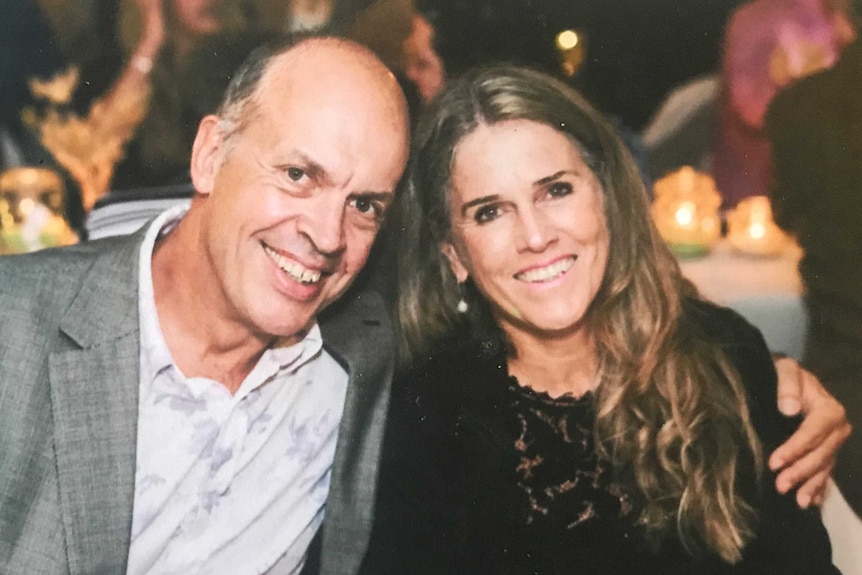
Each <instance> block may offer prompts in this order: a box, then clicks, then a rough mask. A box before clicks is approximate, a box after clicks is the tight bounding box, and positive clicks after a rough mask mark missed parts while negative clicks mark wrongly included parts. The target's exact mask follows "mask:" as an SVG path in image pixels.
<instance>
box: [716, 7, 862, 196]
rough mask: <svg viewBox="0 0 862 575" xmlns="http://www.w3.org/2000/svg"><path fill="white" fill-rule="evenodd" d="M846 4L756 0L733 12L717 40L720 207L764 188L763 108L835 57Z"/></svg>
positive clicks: (847, 36)
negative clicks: (719, 55)
mask: <svg viewBox="0 0 862 575" xmlns="http://www.w3.org/2000/svg"><path fill="white" fill-rule="evenodd" d="M846 10H847V7H846V6H845V5H844V4H843V3H838V2H836V1H835V0H755V1H754V2H750V3H748V4H745V5H743V6H741V7H740V8H739V9H738V10H737V11H736V12H734V14H733V16H732V17H731V19H730V22H729V23H728V26H727V30H726V32H725V35H724V41H723V56H722V68H721V82H722V88H721V89H722V95H721V96H720V101H719V111H718V124H717V134H716V141H715V149H714V159H713V175H714V176H715V183H716V187H717V188H718V190H719V192H720V193H721V194H722V196H723V198H724V205H725V207H728V208H732V207H733V206H735V205H736V204H737V203H738V202H739V201H740V200H742V199H744V198H746V197H749V196H757V195H767V194H769V191H770V188H771V183H772V180H771V178H772V173H771V158H770V146H769V141H768V139H767V138H766V134H765V132H764V129H763V121H764V115H765V114H766V109H767V107H768V105H769V102H770V101H771V100H772V98H773V96H774V95H775V93H776V92H777V91H778V90H779V89H781V88H782V87H784V86H787V85H789V84H791V83H793V82H795V81H797V80H798V79H800V78H803V77H805V76H807V75H809V74H811V73H813V72H817V71H818V70H822V69H824V68H828V67H830V66H832V64H834V63H835V61H836V60H837V59H838V56H839V55H840V53H841V50H842V49H843V47H844V46H845V45H846V44H847V43H848V42H849V41H851V40H852V38H853V34H854V31H853V27H852V24H850V20H849V18H848V15H847V12H846Z"/></svg>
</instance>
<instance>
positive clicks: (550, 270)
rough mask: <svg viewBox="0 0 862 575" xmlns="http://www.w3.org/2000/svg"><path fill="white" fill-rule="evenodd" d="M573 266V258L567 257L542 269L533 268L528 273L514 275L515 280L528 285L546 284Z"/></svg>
mask: <svg viewBox="0 0 862 575" xmlns="http://www.w3.org/2000/svg"><path fill="white" fill-rule="evenodd" d="M573 265H575V257H574V256H572V257H568V258H566V259H564V260H559V261H557V262H554V263H552V264H551V265H549V266H545V267H543V268H534V269H531V270H530V271H526V272H524V273H520V274H517V275H515V279H518V280H521V281H525V282H530V283H535V282H546V281H550V280H552V279H554V278H557V277H559V276H561V275H563V274H564V273H566V272H567V271H569V270H570V269H571V268H572V266H573Z"/></svg>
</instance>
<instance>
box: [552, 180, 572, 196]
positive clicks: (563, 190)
mask: <svg viewBox="0 0 862 575" xmlns="http://www.w3.org/2000/svg"><path fill="white" fill-rule="evenodd" d="M571 193H572V185H571V184H570V183H568V182H554V183H553V184H551V185H550V186H548V195H549V196H552V197H554V198H562V197H563V196H568V195H569V194H571Z"/></svg>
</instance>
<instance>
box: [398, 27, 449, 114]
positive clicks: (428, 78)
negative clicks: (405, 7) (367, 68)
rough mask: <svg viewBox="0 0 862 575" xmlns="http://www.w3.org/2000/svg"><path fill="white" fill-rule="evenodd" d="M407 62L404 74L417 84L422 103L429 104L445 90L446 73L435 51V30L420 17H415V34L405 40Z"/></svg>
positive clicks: (404, 47)
mask: <svg viewBox="0 0 862 575" xmlns="http://www.w3.org/2000/svg"><path fill="white" fill-rule="evenodd" d="M403 49H404V56H405V58H406V60H407V64H406V69H405V70H404V73H405V74H407V77H408V78H410V80H411V81H412V82H413V83H414V84H416V87H417V88H418V90H419V95H420V96H421V97H422V102H423V103H425V104H427V103H428V102H430V101H431V100H433V99H434V96H436V95H437V94H439V93H440V90H442V89H443V84H444V82H445V81H446V72H445V70H444V68H443V61H442V60H440V56H439V55H438V54H437V52H436V51H435V50H434V28H433V27H432V26H431V24H430V23H429V22H428V20H426V19H425V18H423V17H422V16H420V15H418V14H417V15H415V16H413V32H412V33H411V34H410V36H408V37H407V39H406V40H404V45H403Z"/></svg>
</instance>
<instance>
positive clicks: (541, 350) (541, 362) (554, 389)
mask: <svg viewBox="0 0 862 575" xmlns="http://www.w3.org/2000/svg"><path fill="white" fill-rule="evenodd" d="M507 335H508V337H509V340H510V342H511V344H512V346H513V347H514V349H515V350H516V353H515V354H513V356H512V357H510V358H509V373H510V374H511V375H513V376H515V377H516V378H517V379H518V382H519V383H520V384H521V385H524V386H526V387H530V388H532V389H534V390H535V391H541V392H545V393H547V394H548V395H550V396H551V397H559V396H561V395H565V394H570V395H572V396H574V397H580V396H582V395H583V394H585V393H587V392H588V391H592V390H593V389H595V388H596V385H598V377H597V370H598V360H597V358H596V345H595V340H594V339H593V337H592V335H591V334H590V333H588V330H586V329H585V328H582V329H579V330H578V331H576V332H574V333H572V334H567V335H564V336H559V337H541V336H537V335H534V334H529V333H524V332H520V331H519V332H516V333H507Z"/></svg>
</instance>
